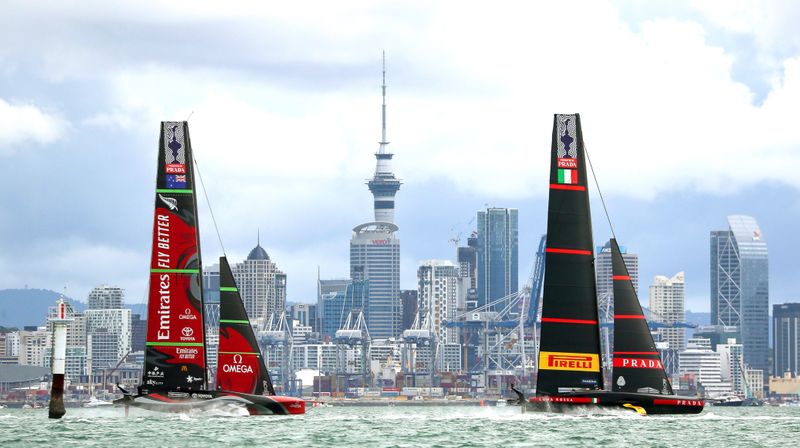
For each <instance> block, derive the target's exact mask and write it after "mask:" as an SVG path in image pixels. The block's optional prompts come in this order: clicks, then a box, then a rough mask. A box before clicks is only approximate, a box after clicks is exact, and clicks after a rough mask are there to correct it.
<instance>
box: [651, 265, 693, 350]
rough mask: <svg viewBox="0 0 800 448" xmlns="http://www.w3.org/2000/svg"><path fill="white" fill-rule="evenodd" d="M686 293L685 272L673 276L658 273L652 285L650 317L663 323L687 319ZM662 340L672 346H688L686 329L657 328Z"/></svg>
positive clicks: (679, 347)
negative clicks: (668, 276)
mask: <svg viewBox="0 0 800 448" xmlns="http://www.w3.org/2000/svg"><path fill="white" fill-rule="evenodd" d="M685 303H686V294H685V281H684V274H683V272H678V273H677V274H675V275H674V276H672V278H667V277H665V276H663V275H657V276H656V277H655V279H653V284H652V285H650V313H651V315H650V319H651V320H653V321H656V322H661V323H665V324H667V323H676V322H683V321H684V320H685V319H686V308H685ZM656 333H658V335H659V336H660V338H661V340H662V341H664V342H668V343H669V346H670V347H671V348H674V349H675V350H678V351H680V350H683V349H685V348H686V342H685V337H686V329H684V328H678V327H672V328H670V327H665V328H659V329H658V330H656Z"/></svg>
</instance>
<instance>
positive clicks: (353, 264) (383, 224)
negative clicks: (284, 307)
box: [350, 61, 402, 338]
mask: <svg viewBox="0 0 800 448" xmlns="http://www.w3.org/2000/svg"><path fill="white" fill-rule="evenodd" d="M384 62H385V61H384ZM382 93H383V103H382V106H381V113H382V128H381V141H380V142H379V147H378V152H376V153H375V159H376V165H375V174H374V176H373V177H372V179H371V180H370V181H369V182H367V186H368V187H369V191H370V192H372V195H373V199H374V201H373V203H374V211H375V221H373V222H368V223H364V224H361V225H358V226H356V227H355V228H353V236H352V238H351V240H350V278H351V279H352V280H353V281H354V282H359V281H367V282H369V295H368V297H367V302H366V304H365V306H366V312H365V313H364V314H365V317H366V318H367V328H368V330H369V333H370V336H371V337H373V338H390V337H397V336H399V335H400V331H401V328H400V327H401V326H402V325H401V323H402V304H401V302H400V240H399V239H398V238H397V237H396V235H395V232H397V230H398V227H397V225H396V224H395V223H394V196H395V194H397V191H398V190H399V189H400V185H401V182H400V180H399V179H397V178H396V177H395V176H394V172H393V171H392V156H393V154H392V153H390V152H389V151H388V150H387V148H386V147H387V145H389V142H388V141H387V140H386V66H385V63H384V70H383V85H382Z"/></svg>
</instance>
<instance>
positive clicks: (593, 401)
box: [592, 398, 600, 404]
mask: <svg viewBox="0 0 800 448" xmlns="http://www.w3.org/2000/svg"><path fill="white" fill-rule="evenodd" d="M599 402H600V400H598V399H597V398H592V403H594V404H597V403H599Z"/></svg>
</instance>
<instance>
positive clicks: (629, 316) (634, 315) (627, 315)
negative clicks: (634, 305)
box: [614, 314, 644, 319]
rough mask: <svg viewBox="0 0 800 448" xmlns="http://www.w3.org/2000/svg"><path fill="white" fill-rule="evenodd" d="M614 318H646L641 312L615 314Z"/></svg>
mask: <svg viewBox="0 0 800 448" xmlns="http://www.w3.org/2000/svg"><path fill="white" fill-rule="evenodd" d="M614 319H644V316H642V315H641V314H615V315H614Z"/></svg>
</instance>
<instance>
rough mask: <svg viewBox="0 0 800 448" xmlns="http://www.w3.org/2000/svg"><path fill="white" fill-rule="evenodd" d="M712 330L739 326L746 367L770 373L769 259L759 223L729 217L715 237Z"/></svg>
mask: <svg viewBox="0 0 800 448" xmlns="http://www.w3.org/2000/svg"><path fill="white" fill-rule="evenodd" d="M710 261H711V263H710V265H711V324H712V325H726V326H738V327H739V332H740V334H741V343H742V345H743V346H744V361H745V363H746V364H747V365H749V366H750V367H752V368H754V369H760V370H763V371H764V372H768V370H769V365H768V364H769V362H768V357H769V347H768V344H767V339H768V336H769V253H768V251H767V243H766V241H764V236H763V235H762V234H761V229H760V228H759V227H758V223H757V222H756V220H755V219H754V218H752V217H750V216H744V215H732V216H728V230H717V231H712V232H711V260H710Z"/></svg>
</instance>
